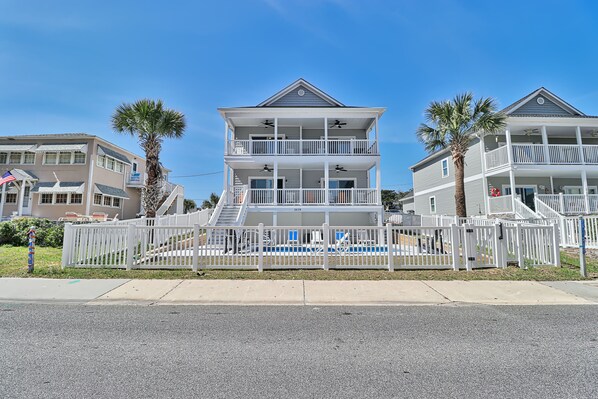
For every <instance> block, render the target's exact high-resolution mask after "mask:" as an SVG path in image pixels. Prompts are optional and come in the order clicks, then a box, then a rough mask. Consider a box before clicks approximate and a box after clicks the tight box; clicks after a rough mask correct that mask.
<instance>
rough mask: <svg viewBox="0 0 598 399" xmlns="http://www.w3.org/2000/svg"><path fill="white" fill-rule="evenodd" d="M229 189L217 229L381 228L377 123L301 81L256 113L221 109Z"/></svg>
mask: <svg viewBox="0 0 598 399" xmlns="http://www.w3.org/2000/svg"><path fill="white" fill-rule="evenodd" d="M218 111H219V112H220V115H221V116H222V118H223V119H224V190H223V195H222V198H221V201H220V203H219V204H218V207H217V208H216V210H215V212H214V215H213V217H212V220H211V221H210V223H211V224H212V225H227V224H236V225H257V224H259V223H263V224H264V225H267V226H277V225H278V226H285V225H287V226H313V225H321V224H322V223H329V224H330V225H360V226H363V225H378V224H381V223H382V216H383V215H382V209H383V208H382V204H381V198H380V152H379V148H378V119H379V118H380V117H381V116H382V114H383V113H384V111H385V109H384V108H366V107H349V106H345V105H344V104H342V103H341V102H339V101H338V100H336V99H334V98H332V97H331V96H330V95H328V94H326V93H324V92H323V91H321V90H320V89H318V88H317V87H315V86H313V85H312V84H310V83H309V82H307V81H305V80H303V79H299V80H297V81H295V82H294V83H292V84H290V85H289V86H287V87H286V88H284V89H283V90H281V91H280V92H278V93H276V94H275V95H273V96H272V97H270V98H268V99H267V100H265V101H263V102H262V103H260V104H258V105H257V106H251V107H236V108H220V109H219V110H218Z"/></svg>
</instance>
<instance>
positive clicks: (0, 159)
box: [0, 152, 8, 164]
mask: <svg viewBox="0 0 598 399" xmlns="http://www.w3.org/2000/svg"><path fill="white" fill-rule="evenodd" d="M6 161H8V153H7V152H0V164H6Z"/></svg>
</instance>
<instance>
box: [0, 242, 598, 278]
mask: <svg viewBox="0 0 598 399" xmlns="http://www.w3.org/2000/svg"><path fill="white" fill-rule="evenodd" d="M61 252H62V251H61V249H60V248H42V247H38V248H36V254H35V261H36V265H35V272H34V273H33V274H28V273H27V248H25V247H12V246H0V277H46V278H139V279H260V280H262V279H263V280H537V281H548V280H581V276H580V275H579V260H578V259H577V258H576V257H574V256H571V255H568V254H566V253H564V252H563V253H561V263H562V267H560V268H557V267H535V268H530V269H528V270H522V269H519V268H518V267H508V268H506V269H486V270H474V271H472V272H466V271H458V272H456V271H453V270H413V271H410V270H399V271H395V272H392V273H391V272H388V271H384V270H330V271H324V270H276V271H264V272H262V273H258V272H257V271H253V270H246V271H244V270H207V271H200V272H199V273H194V272H192V271H191V270H132V271H126V270H115V269H75V268H67V269H64V270H62V268H61V267H60V262H61ZM587 266H588V272H589V276H590V278H598V258H592V259H590V258H588V262H587Z"/></svg>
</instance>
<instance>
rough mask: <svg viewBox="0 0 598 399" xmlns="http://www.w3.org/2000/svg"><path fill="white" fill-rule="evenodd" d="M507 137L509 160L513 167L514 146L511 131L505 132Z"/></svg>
mask: <svg viewBox="0 0 598 399" xmlns="http://www.w3.org/2000/svg"><path fill="white" fill-rule="evenodd" d="M505 137H506V138H507V157H508V159H509V165H513V145H512V144H511V131H510V130H509V129H507V130H505Z"/></svg>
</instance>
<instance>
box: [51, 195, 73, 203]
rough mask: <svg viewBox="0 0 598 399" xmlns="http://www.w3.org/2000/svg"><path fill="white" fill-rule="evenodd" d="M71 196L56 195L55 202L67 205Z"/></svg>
mask: <svg viewBox="0 0 598 399" xmlns="http://www.w3.org/2000/svg"><path fill="white" fill-rule="evenodd" d="M68 198H69V195H68V194H56V200H55V201H54V203H55V204H66V203H67V201H68Z"/></svg>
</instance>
